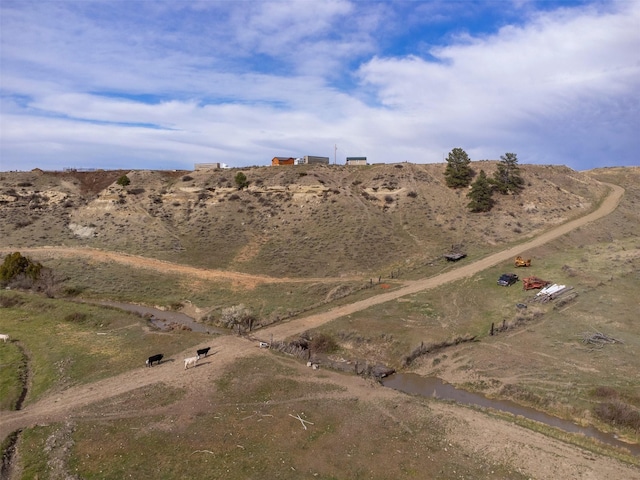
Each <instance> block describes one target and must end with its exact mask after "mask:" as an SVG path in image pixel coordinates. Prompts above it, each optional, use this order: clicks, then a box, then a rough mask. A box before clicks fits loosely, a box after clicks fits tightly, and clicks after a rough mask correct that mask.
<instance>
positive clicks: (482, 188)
mask: <svg viewBox="0 0 640 480" xmlns="http://www.w3.org/2000/svg"><path fill="white" fill-rule="evenodd" d="M467 197H468V198H469V199H471V201H470V202H469V203H468V204H467V206H468V207H469V209H470V210H471V211H472V212H488V211H490V210H491V209H492V208H493V205H494V203H495V201H494V200H493V188H492V186H491V182H490V181H489V179H488V178H487V174H486V173H484V170H480V174H479V175H478V178H477V179H476V181H475V182H473V183H472V184H471V191H470V192H469V193H468V194H467Z"/></svg>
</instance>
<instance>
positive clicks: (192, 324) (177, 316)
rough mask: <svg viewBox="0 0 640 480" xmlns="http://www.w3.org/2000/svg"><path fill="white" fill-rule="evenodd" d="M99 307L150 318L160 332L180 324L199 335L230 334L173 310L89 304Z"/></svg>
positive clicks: (100, 303)
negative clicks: (174, 324)
mask: <svg viewBox="0 0 640 480" xmlns="http://www.w3.org/2000/svg"><path fill="white" fill-rule="evenodd" d="M88 303H94V304H97V305H105V306H107V307H113V308H119V309H120V310H125V311H127V312H133V313H137V314H139V315H142V316H147V317H149V321H150V322H151V323H152V324H153V325H155V326H156V327H158V328H159V329H160V330H168V329H169V325H170V324H171V323H179V324H181V325H184V326H185V327H189V328H190V329H191V330H192V331H194V332H199V333H210V334H213V333H219V334H228V333H229V331H228V330H224V329H222V328H216V327H211V326H209V325H204V324H202V323H198V322H196V321H195V320H194V319H193V318H191V317H190V316H188V315H185V314H184V313H180V312H173V311H171V310H160V309H159V308H153V307H146V306H143V305H134V304H131V303H122V302H110V301H97V302H88Z"/></svg>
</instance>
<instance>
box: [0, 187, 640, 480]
mask: <svg viewBox="0 0 640 480" xmlns="http://www.w3.org/2000/svg"><path fill="white" fill-rule="evenodd" d="M611 188H612V190H611V194H610V195H609V196H608V197H607V199H606V200H605V201H604V202H603V203H602V205H601V207H600V208H599V209H598V210H597V211H595V212H593V213H592V214H590V215H587V216H585V217H582V218H580V219H577V220H574V221H572V222H569V223H566V224H563V225H561V226H559V227H557V228H555V229H553V230H551V231H548V232H546V233H545V234H543V235H541V236H539V237H538V238H536V239H534V240H531V241H530V242H528V243H527V244H526V245H520V246H518V247H517V248H512V249H508V250H504V251H502V252H499V253H496V254H493V255H491V256H489V257H486V258H484V259H482V260H479V261H477V262H474V263H472V264H469V265H466V266H464V267H461V268H459V269H456V270H454V271H451V272H448V273H446V274H444V275H440V276H437V277H433V278H429V279H424V280H419V281H414V282H406V283H405V285H404V286H403V287H401V288H399V289H398V290H395V291H392V292H388V293H384V294H381V295H379V296H377V297H373V298H370V299H367V300H365V301H362V302H356V303H354V304H351V305H348V306H345V307H340V308H337V309H334V310H331V311H329V312H326V313H323V314H319V315H313V316H310V317H307V318H302V319H299V320H295V321H291V322H289V323H286V324H282V325H278V326H274V327H272V328H269V329H265V330H263V331H262V332H261V335H263V336H265V337H268V336H270V335H273V336H274V337H276V338H285V337H288V336H290V335H293V334H296V333H299V332H301V331H304V330H307V329H309V328H313V327H316V326H318V325H320V324H322V323H323V322H326V321H329V320H332V319H334V318H337V317H339V316H342V315H346V314H348V313H350V312H353V311H356V310H359V309H363V308H368V307H369V306H372V305H375V304H378V303H382V302H386V301H389V300H392V299H395V298H398V297H400V296H403V295H408V294H410V293H413V292H417V291H420V290H424V289H428V288H433V287H435V286H437V285H440V284H442V283H443V282H449V281H453V280H456V279H459V278H463V277H465V276H468V275H472V274H474V273H476V272H478V271H481V270H482V269H484V268H487V267H489V266H491V265H494V264H495V263H497V262H499V261H501V260H504V259H507V258H511V257H513V256H514V254H515V253H517V252H518V251H521V250H522V249H523V248H530V247H533V246H537V245H541V244H543V243H544V242H548V241H550V240H552V239H554V238H557V237H559V236H561V235H564V234H565V233H567V232H569V231H571V230H572V229H575V228H578V227H579V226H582V225H585V224H587V223H589V222H591V221H593V220H595V219H597V218H600V217H603V216H605V215H607V214H608V213H610V212H612V211H613V210H614V209H615V208H616V205H617V203H618V201H619V200H620V198H621V196H622V194H623V189H622V188H620V187H616V186H611ZM21 250H23V251H24V249H21ZM69 253H71V252H70V251H69ZM82 253H83V254H84V253H86V252H82ZM110 258H111V259H112V260H116V261H117V260H118V259H123V257H120V256H113V257H110ZM136 259H139V257H126V261H127V262H129V263H130V264H132V265H137V266H141V267H144V268H154V265H156V264H155V263H153V262H148V261H145V260H144V259H139V261H140V263H139V264H138V263H137V261H138V260H136ZM162 268H163V269H165V268H166V265H164V264H163V265H162ZM191 273H192V274H199V273H198V272H191ZM225 274H226V275H228V272H225ZM240 278H245V277H244V276H241V277H240ZM254 280H255V281H265V279H264V277H258V278H255V279H254ZM212 353H213V354H212V355H210V356H209V357H207V358H206V359H205V360H204V361H203V362H202V364H201V365H200V366H199V367H198V368H195V369H191V370H189V371H188V372H186V373H185V371H184V369H183V366H182V364H181V359H182V356H181V355H179V356H177V361H175V362H173V363H169V364H165V365H162V366H161V368H155V367H154V368H139V369H136V370H133V371H130V372H127V373H125V374H122V375H119V376H117V377H113V378H109V379H106V380H103V381H100V382H96V383H93V384H90V385H82V386H77V387H72V388H70V389H68V390H65V391H63V392H59V393H56V394H54V395H51V396H49V397H46V398H44V399H42V400H41V401H39V402H37V403H35V404H33V405H29V406H28V407H27V408H25V409H24V410H22V411H18V412H11V413H5V414H3V415H2V418H0V439H4V438H5V437H6V436H7V435H8V434H9V433H10V432H12V431H15V430H17V429H20V428H25V427H28V426H32V425H35V424H42V423H48V422H56V421H61V420H64V419H68V418H74V417H81V416H82V415H83V412H82V408H83V407H85V406H87V405H90V404H92V403H95V402H98V401H102V400H104V399H105V398H108V397H112V396H116V395H119V394H122V393H126V392H128V391H132V390H135V389H138V388H140V387H143V386H145V385H151V384H156V383H159V382H163V383H166V384H171V385H175V386H177V387H180V388H184V389H185V390H186V391H187V396H186V398H187V400H188V399H190V398H191V399H193V398H194V396H195V397H197V396H199V395H201V394H202V392H201V391H199V389H200V388H201V386H202V385H205V384H206V385H213V383H212V382H211V381H210V380H211V379H213V378H216V377H217V376H219V375H221V373H222V372H223V371H224V370H225V366H228V365H231V364H232V363H233V362H234V361H236V360H237V359H238V358H240V357H242V356H247V355H267V354H268V353H267V351H266V350H262V349H259V348H258V347H257V345H256V343H255V342H248V341H247V340H244V339H241V338H237V337H220V338H218V339H216V340H215V341H214V342H213V343H212ZM187 355H188V353H187V352H185V353H184V356H187ZM298 368H299V370H300V372H301V374H302V370H304V367H301V366H300V367H298ZM305 372H308V370H307V371H305ZM323 376H324V377H325V378H328V379H329V381H330V382H333V383H335V384H338V385H340V386H342V387H344V389H346V391H345V392H343V393H340V394H339V395H342V396H345V397H354V398H358V399H361V400H363V401H367V402H373V403H375V402H376V401H377V400H380V399H383V398H386V399H389V398H395V397H400V396H401V394H399V393H397V392H394V391H392V390H390V389H386V388H384V387H381V386H379V385H377V384H373V383H371V382H370V381H367V380H364V379H362V378H358V377H352V376H343V375H340V374H337V373H332V372H323ZM205 380H208V381H205ZM192 394H195V395H192ZM332 395H335V394H332ZM196 405H197V402H195V403H193V404H192V407H191V408H197V407H196ZM181 407H182V408H183V409H186V411H187V412H188V409H189V404H188V403H186V404H184V405H182V406H181ZM432 408H433V411H434V412H435V413H436V414H441V415H443V416H446V417H447V418H452V419H455V420H452V421H451V422H450V425H449V427H448V428H449V432H448V435H449V437H450V439H451V442H452V444H455V445H457V446H458V448H463V449H464V450H465V451H466V452H468V454H469V455H482V456H484V457H486V458H489V459H491V460H492V461H495V462H503V461H509V462H511V463H512V464H514V465H517V466H518V467H519V468H521V469H522V471H525V472H534V474H535V478H540V479H557V478H576V479H577V478H592V479H599V478H628V479H634V478H640V472H638V470H637V469H635V468H633V467H630V466H627V465H624V464H621V463H619V462H617V461H615V460H612V459H609V458H601V457H599V456H597V455H594V454H591V453H585V452H584V451H582V450H581V449H579V448H577V447H574V446H571V445H567V444H564V443H562V442H559V441H556V440H553V439H549V438H547V437H545V436H543V435H540V434H537V433H534V432H531V431H529V430H526V429H523V428H520V427H518V426H515V425H513V424H510V423H507V422H503V421H499V420H495V419H490V418H489V417H487V416H486V415H484V414H481V413H478V412H475V411H473V410H469V409H466V408H463V407H459V406H455V405H445V404H434V405H433V406H432ZM156 413H157V412H156ZM124 414H125V415H148V414H150V412H145V411H136V412H126V413H124ZM388 414H389V415H390V416H392V417H393V413H391V412H388ZM507 445H508V448H505V447H506V446H507Z"/></svg>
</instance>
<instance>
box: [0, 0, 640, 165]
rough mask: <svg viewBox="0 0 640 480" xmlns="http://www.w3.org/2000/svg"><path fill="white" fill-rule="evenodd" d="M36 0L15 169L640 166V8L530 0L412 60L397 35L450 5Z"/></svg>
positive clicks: (19, 52) (5, 84) (17, 105)
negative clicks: (352, 161)
mask: <svg viewBox="0 0 640 480" xmlns="http://www.w3.org/2000/svg"><path fill="white" fill-rule="evenodd" d="M20 5H21V4H6V3H5V4H3V5H2V7H1V8H2V15H3V16H2V18H3V20H2V33H1V35H2V38H1V40H2V47H3V48H2V51H1V55H2V62H3V76H2V93H3V99H2V105H1V107H2V110H1V111H2V118H1V119H0V121H1V127H2V132H1V133H0V135H1V136H0V147H1V149H2V160H1V161H2V165H0V167H1V168H2V169H10V168H12V166H14V165H15V167H13V168H16V167H20V168H32V167H35V166H38V165H41V164H42V162H45V161H46V162H49V163H48V164H50V165H54V166H57V168H60V167H61V166H64V165H67V164H68V163H73V164H75V165H76V166H78V164H81V163H87V164H92V165H98V164H105V162H106V164H108V165H116V163H117V162H122V163H123V164H124V165H122V166H126V163H127V162H133V163H131V164H132V165H133V164H135V165H138V166H139V167H140V168H143V167H146V168H160V167H159V166H158V167H155V165H171V164H172V162H173V168H190V167H191V166H192V165H193V163H195V162H202V161H222V162H224V163H229V164H231V165H237V166H241V165H248V164H267V163H268V160H269V159H270V158H271V157H272V156H274V155H304V154H320V155H327V156H331V157H333V146H334V144H335V143H337V144H338V149H339V153H340V154H341V155H342V157H344V156H345V155H367V156H368V157H369V158H370V160H372V161H386V162H392V161H404V160H408V161H414V162H427V161H441V160H442V157H443V154H446V153H447V152H448V151H449V150H450V149H451V148H454V147H458V146H460V147H463V148H465V149H466V150H467V152H468V153H469V154H470V155H471V158H472V159H483V158H498V157H499V156H500V155H501V154H503V153H505V152H507V151H514V152H517V153H518V156H519V158H520V161H521V162H522V163H529V162H543V163H567V164H570V165H572V166H574V167H576V168H588V167H591V166H593V165H596V164H607V162H609V163H608V164H611V163H615V162H616V161H618V162H620V161H624V162H626V163H627V164H628V163H630V162H634V161H636V162H637V160H635V159H636V158H637V153H638V149H639V148H640V143H639V141H638V140H637V139H636V135H637V134H636V133H635V131H636V130H634V129H640V125H638V123H639V117H638V115H639V114H638V112H639V111H640V109H639V108H638V107H639V105H638V100H637V98H638V95H637V94H638V91H639V87H640V80H639V79H640V75H639V73H640V72H639V69H640V62H639V59H638V52H640V37H639V35H638V33H637V31H638V25H639V24H640V4H639V3H634V2H621V3H613V4H607V9H605V10H598V9H596V8H595V7H584V8H572V9H568V8H567V9H561V10H555V11H549V12H542V13H540V12H538V13H535V12H533V7H532V5H533V4H532V3H531V2H525V3H523V5H522V10H521V11H522V12H525V11H526V12H533V13H530V15H531V16H530V17H523V18H522V21H520V22H519V23H518V25H512V26H504V27H503V28H501V29H499V30H496V31H495V32H493V33H491V34H486V33H485V34H482V35H476V36H474V35H473V32H466V34H465V35H464V36H458V37H457V39H456V40H455V41H454V42H453V43H450V44H448V45H440V46H437V47H435V46H431V47H429V50H428V54H429V55H422V54H423V53H424V48H425V46H426V45H427V44H428V43H429V42H426V41H424V40H422V38H421V37H417V38H416V39H415V42H414V43H415V45H414V46H413V47H414V48H413V49H412V45H411V42H408V43H405V45H404V46H403V49H404V50H406V51H413V55H412V54H408V55H403V56H397V55H395V54H392V53H387V52H388V50H385V48H386V45H388V44H390V43H391V42H392V40H393V39H394V38H396V36H398V35H402V30H403V28H405V27H406V28H409V27H410V28H412V29H415V31H416V32H418V31H419V30H420V29H424V31H427V30H428V31H431V30H430V29H431V28H439V27H437V26H438V25H442V24H445V23H446V22H447V21H448V20H447V19H448V18H451V15H452V11H451V8H452V7H451V5H449V4H446V3H445V4H443V5H439V4H432V3H429V4H415V6H414V4H410V3H406V4H405V3H402V4H386V3H374V4H371V3H360V2H353V3H350V2H346V1H338V0H336V1H327V2H306V1H303V2H239V3H238V2H206V1H205V2H199V3H198V2H189V3H177V4H176V3H175V2H135V3H127V4H121V3H120V2H117V3H113V2H105V3H100V2H81V3H74V4H72V5H73V6H74V7H75V8H68V6H69V5H70V4H68V3H55V2H45V3H37V4H32V6H31V8H29V9H22V8H20ZM132 5H133V7H132ZM414 7H415V8H414ZM427 7H428V9H429V11H424V9H425V8H427ZM438 7H439V8H438ZM412 8H414V10H413V11H411V12H410V11H409V10H411V9H412ZM194 12H195V14H194ZM418 13H419V14H420V16H417V14H418ZM410 14H414V15H413V16H409V15H410ZM464 14H465V15H467V16H472V15H474V14H476V13H475V12H470V11H466V12H464ZM523 15H524V13H523ZM444 36H445V37H446V38H450V35H448V34H444ZM405 40H406V39H405ZM434 58H435V61H433V59H434ZM354 79H355V82H354V81H353V80H354ZM144 125H148V126H155V127H159V128H143V127H142V126H144ZM630 152H633V153H634V154H633V155H632V154H631V153H630ZM576 159H578V160H576ZM621 159H622V160H621ZM60 162H63V164H62V165H61V164H60Z"/></svg>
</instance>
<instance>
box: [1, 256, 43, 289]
mask: <svg viewBox="0 0 640 480" xmlns="http://www.w3.org/2000/svg"><path fill="white" fill-rule="evenodd" d="M41 271H42V264H40V263H38V262H33V261H32V260H31V259H29V258H27V257H23V256H22V255H21V254H20V252H15V253H10V254H9V255H7V256H6V257H5V258H4V262H3V263H2V265H0V285H6V284H8V283H9V282H10V281H13V280H16V279H18V278H19V277H25V278H27V279H29V280H31V282H32V283H33V282H35V281H36V280H37V279H38V278H39V277H40V272H41Z"/></svg>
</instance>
